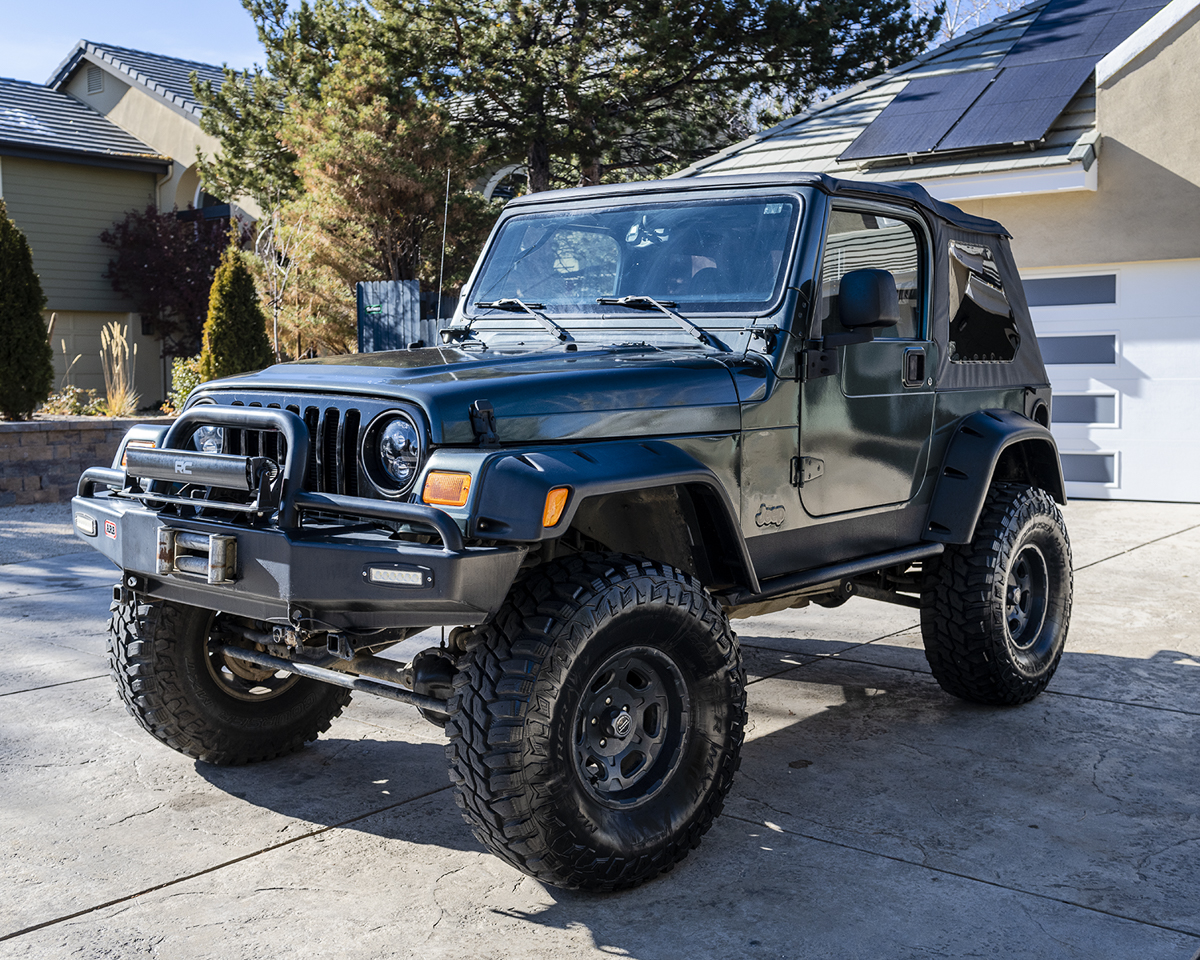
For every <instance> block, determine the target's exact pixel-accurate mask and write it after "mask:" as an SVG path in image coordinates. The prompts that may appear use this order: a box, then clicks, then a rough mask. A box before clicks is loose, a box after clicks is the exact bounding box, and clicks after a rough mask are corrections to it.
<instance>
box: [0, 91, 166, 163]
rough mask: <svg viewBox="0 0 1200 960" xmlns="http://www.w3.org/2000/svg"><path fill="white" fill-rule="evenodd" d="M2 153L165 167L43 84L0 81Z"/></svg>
mask: <svg viewBox="0 0 1200 960" xmlns="http://www.w3.org/2000/svg"><path fill="white" fill-rule="evenodd" d="M0 153H8V154H10V155H12V154H15V155H25V156H33V155H45V154H58V153H62V154H75V155H77V156H82V157H85V158H90V159H92V160H104V161H109V162H113V161H122V162H124V163H131V164H146V163H150V164H152V165H154V166H156V167H161V166H163V165H165V164H166V163H167V162H169V161H168V160H167V158H166V157H163V156H161V155H159V154H158V153H157V152H156V151H155V150H154V148H152V147H150V146H149V145H148V144H145V143H143V142H142V141H141V140H139V139H137V138H136V137H134V136H132V135H131V134H128V133H126V132H125V131H124V130H122V129H121V128H120V127H118V126H117V125H116V124H115V123H113V122H112V121H111V120H109V119H108V118H106V117H105V116H103V115H102V114H100V113H97V112H96V111H95V110H93V109H92V108H91V107H89V106H86V105H85V104H82V103H80V102H79V101H78V100H76V99H75V98H74V97H71V96H68V95H67V94H65V93H59V92H58V91H57V90H51V89H50V88H49V87H43V86H42V85H41V84H37V83H28V82H26V81H24V80H6V79H0Z"/></svg>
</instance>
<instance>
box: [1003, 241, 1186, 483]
mask: <svg viewBox="0 0 1200 960" xmlns="http://www.w3.org/2000/svg"><path fill="white" fill-rule="evenodd" d="M1022 276H1023V279H1024V280H1025V288H1026V295H1027V296H1028V298H1029V305H1030V309H1031V312H1032V314H1033V322H1034V327H1035V329H1036V330H1037V334H1038V342H1039V343H1040V344H1041V348H1042V355H1043V357H1044V358H1045V361H1046V370H1047V372H1048V373H1049V375H1050V382H1051V383H1052V385H1053V387H1054V408H1053V424H1052V429H1053V432H1054V436H1055V439H1056V440H1057V442H1058V447H1059V451H1060V453H1061V454H1062V461H1063V473H1064V475H1065V477H1066V479H1067V495H1068V496H1069V497H1079V498H1092V499H1121V500H1174V501H1192V502H1200V295H1198V293H1197V291H1200V261H1196V260H1186V261H1185V260H1180V261H1170V262H1163V263H1149V264H1146V263H1134V264H1117V265H1109V266H1104V267H1091V268H1087V269H1080V270H1078V271H1070V272H1063V271H1058V272H1050V271H1029V272H1027V273H1024V274H1023V275H1022Z"/></svg>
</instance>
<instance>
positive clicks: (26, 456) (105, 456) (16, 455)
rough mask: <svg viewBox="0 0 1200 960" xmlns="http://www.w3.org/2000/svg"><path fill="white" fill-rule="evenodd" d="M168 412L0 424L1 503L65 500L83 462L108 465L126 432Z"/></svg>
mask: <svg viewBox="0 0 1200 960" xmlns="http://www.w3.org/2000/svg"><path fill="white" fill-rule="evenodd" d="M170 422H171V418H169V417H139V418H137V419H131V420H114V419H110V418H108V417H59V418H55V419H52V420H30V421H26V422H23V423H0V507H7V506H12V505H14V504H18V503H54V502H65V501H68V500H70V499H71V498H72V497H73V496H75V486H76V484H77V483H78V482H79V475H80V474H81V473H83V471H84V469H85V468H87V467H107V466H108V465H109V464H110V463H112V458H113V454H115V453H116V452H117V446H118V444H120V442H121V438H122V437H123V436H125V431H126V430H128V429H129V428H130V427H131V426H133V425H134V424H135V423H170Z"/></svg>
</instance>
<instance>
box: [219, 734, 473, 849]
mask: <svg viewBox="0 0 1200 960" xmlns="http://www.w3.org/2000/svg"><path fill="white" fill-rule="evenodd" d="M195 770H196V773H197V774H198V775H199V776H200V777H202V778H203V779H204V780H206V781H208V783H210V784H211V785H212V786H214V787H216V788H217V789H219V790H221V791H223V792H224V793H227V794H229V795H230V796H233V797H236V798H238V799H239V800H242V801H244V802H246V803H250V804H253V805H254V806H256V807H261V808H264V809H266V810H270V811H273V812H275V813H278V814H282V815H283V816H285V817H288V818H289V819H292V820H296V821H301V822H302V823H304V824H310V825H311V827H309V828H308V829H309V830H310V831H317V830H320V829H321V828H334V827H337V828H344V829H348V830H355V831H358V832H362V833H368V834H370V835H372V836H376V837H379V838H381V839H386V840H404V841H408V842H411V843H418V844H423V845H426V846H428V845H435V846H438V847H441V848H444V849H447V850H463V851H481V850H482V849H483V847H482V846H481V845H480V844H479V843H478V842H477V841H476V840H475V838H474V837H473V836H472V835H471V832H470V831H469V830H468V829H467V828H466V825H465V824H463V825H462V829H461V830H449V831H438V832H437V834H436V836H429V835H427V834H426V833H425V832H424V831H425V830H426V829H427V827H428V824H427V823H425V822H424V821H425V820H426V818H418V819H415V820H414V819H412V818H406V817H403V816H387V815H385V814H388V813H389V812H390V811H394V810H396V809H397V808H404V807H405V806H406V805H410V804H414V802H415V801H417V800H419V799H421V798H423V797H427V796H429V795H430V794H432V793H437V794H438V798H439V802H441V803H443V804H445V805H448V806H449V807H451V808H453V807H454V798H453V794H452V792H451V791H450V788H449V786H450V785H449V781H448V779H447V775H446V755H445V748H444V746H443V745H442V744H441V743H413V742H406V741H403V740H388V739H367V738H363V739H344V738H342V737H340V736H339V735H338V723H337V722H335V724H334V726H333V728H332V730H331V732H330V733H328V734H326V735H325V736H323V737H321V738H320V739H319V740H318V741H316V742H315V743H311V744H309V745H308V747H307V748H306V749H304V750H302V751H300V752H299V753H296V754H293V755H291V756H288V757H283V758H280V759H279V760H273V761H270V762H268V763H257V764H248V765H246V766H240V767H218V766H214V765H212V764H209V763H200V762H197V763H196V764H195Z"/></svg>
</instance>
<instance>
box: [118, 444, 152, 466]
mask: <svg viewBox="0 0 1200 960" xmlns="http://www.w3.org/2000/svg"><path fill="white" fill-rule="evenodd" d="M130 447H142V448H144V449H146V450H153V449H154V441H153V440H130V441H129V442H128V443H127V444H125V452H124V453H122V454H121V466H123V467H124V466H127V464H126V463H125V461H126V460H128V459H129V448H130Z"/></svg>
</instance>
